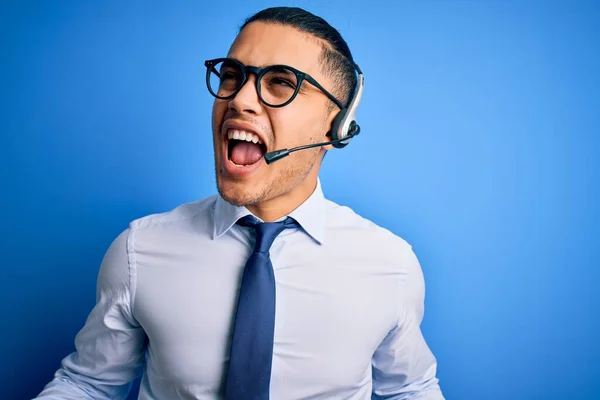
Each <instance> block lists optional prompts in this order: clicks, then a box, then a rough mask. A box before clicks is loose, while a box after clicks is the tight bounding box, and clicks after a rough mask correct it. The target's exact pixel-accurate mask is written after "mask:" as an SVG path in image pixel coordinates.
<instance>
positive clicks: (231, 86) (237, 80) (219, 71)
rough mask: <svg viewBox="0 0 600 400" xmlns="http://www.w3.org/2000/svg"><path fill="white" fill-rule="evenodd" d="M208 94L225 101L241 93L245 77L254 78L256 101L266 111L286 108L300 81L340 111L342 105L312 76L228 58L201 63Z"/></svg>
mask: <svg viewBox="0 0 600 400" xmlns="http://www.w3.org/2000/svg"><path fill="white" fill-rule="evenodd" d="M204 65H205V66H206V85H207V86H208V91H209V92H210V93H211V94H212V95H213V96H215V97H216V98H217V99H221V100H229V99H232V98H234V97H235V95H236V94H237V93H238V92H239V91H240V90H241V89H242V87H243V86H244V84H245V83H246V81H247V80H248V76H249V75H250V74H251V73H252V74H255V75H256V92H257V93H258V97H259V98H260V100H261V101H262V102H263V103H264V104H266V105H267V106H269V107H284V106H286V105H288V104H290V103H291V102H292V101H293V100H294V98H296V95H298V92H299V91H300V86H302V82H303V81H307V82H309V83H310V84H312V85H313V86H315V87H316V88H317V89H319V90H320V91H322V92H323V93H324V94H325V95H326V96H327V97H328V98H329V99H330V100H331V101H333V102H334V103H335V104H336V105H337V106H338V107H339V108H340V109H342V108H344V107H343V105H342V103H341V102H340V101H339V100H338V99H336V98H335V96H333V95H332V94H331V93H329V92H328V91H327V90H326V89H325V88H324V87H323V86H321V85H320V84H319V82H317V81H316V80H315V79H314V78H313V77H312V76H310V75H308V74H307V73H304V72H302V71H299V70H297V69H295V68H293V67H290V66H289V65H270V66H268V67H265V68H258V67H252V66H246V65H244V64H242V63H241V62H239V61H237V60H235V59H232V58H216V59H214V60H207V61H205V62H204Z"/></svg>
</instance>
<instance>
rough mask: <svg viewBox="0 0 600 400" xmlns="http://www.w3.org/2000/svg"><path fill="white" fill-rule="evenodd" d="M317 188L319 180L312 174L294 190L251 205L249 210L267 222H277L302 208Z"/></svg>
mask: <svg viewBox="0 0 600 400" xmlns="http://www.w3.org/2000/svg"><path fill="white" fill-rule="evenodd" d="M316 188H317V178H316V177H313V176H312V174H311V175H309V176H308V177H306V179H304V181H302V182H301V183H300V184H299V185H298V186H296V187H295V188H294V189H292V190H290V191H289V192H286V193H284V194H282V195H279V196H277V197H275V198H273V199H269V200H267V201H264V202H261V203H257V204H253V205H249V206H247V208H248V210H250V212H251V213H252V214H254V215H256V216H257V217H258V218H260V219H261V220H263V221H265V222H273V221H276V220H278V219H280V218H282V217H284V216H286V215H288V214H289V213H291V212H292V211H294V210H295V209H296V208H298V207H300V205H301V204H302V203H304V202H305V201H306V200H307V199H308V198H309V197H310V196H311V195H312V194H313V193H314V191H315V189H316Z"/></svg>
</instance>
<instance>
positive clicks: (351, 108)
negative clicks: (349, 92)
mask: <svg viewBox="0 0 600 400" xmlns="http://www.w3.org/2000/svg"><path fill="white" fill-rule="evenodd" d="M355 67H356V70H357V71H358V79H357V82H356V88H355V89H354V94H353V96H352V100H351V101H350V104H349V105H348V107H347V108H343V109H341V110H340V112H339V113H338V115H336V116H335V119H334V120H333V122H332V123H331V139H332V140H334V141H337V142H335V143H333V147H335V148H338V149H341V148H343V147H346V146H347V145H348V144H349V143H350V141H351V140H352V138H353V137H354V136H356V135H358V133H359V132H360V126H359V125H358V124H357V123H356V110H357V109H358V106H359V104H360V100H361V99H362V94H363V89H364V83H365V79H364V76H363V74H362V71H361V70H360V68H359V67H358V65H356V64H355ZM344 139H347V140H344ZM340 141H341V142H340Z"/></svg>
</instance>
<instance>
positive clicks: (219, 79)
mask: <svg viewBox="0 0 600 400" xmlns="http://www.w3.org/2000/svg"><path fill="white" fill-rule="evenodd" d="M208 68H209V79H208V84H209V86H210V87H209V89H210V91H211V92H212V93H213V94H214V95H215V96H217V97H220V98H226V97H229V96H231V95H232V94H233V93H234V92H235V91H236V90H237V89H238V88H239V87H240V86H241V85H242V81H243V72H242V69H241V67H240V65H239V64H237V63H235V62H233V61H228V60H225V61H220V62H219V63H217V64H215V65H213V66H212V67H210V66H209V67H208Z"/></svg>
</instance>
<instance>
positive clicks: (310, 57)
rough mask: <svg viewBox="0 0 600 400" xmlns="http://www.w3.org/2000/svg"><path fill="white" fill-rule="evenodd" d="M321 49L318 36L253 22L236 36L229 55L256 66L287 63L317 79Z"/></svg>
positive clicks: (319, 75)
mask: <svg viewBox="0 0 600 400" xmlns="http://www.w3.org/2000/svg"><path fill="white" fill-rule="evenodd" d="M321 51H322V45H321V43H320V42H319V39H317V38H315V37H311V36H310V35H309V34H307V33H305V32H301V31H299V30H298V29H296V28H294V27H291V26H284V25H280V24H274V23H264V22H253V23H251V24H249V25H247V26H246V27H245V28H244V29H243V30H242V32H240V34H239V35H238V36H237V38H236V39H235V41H234V42H233V44H232V45H231V49H230V50H229V54H228V56H229V57H233V58H236V59H238V60H240V61H241V62H242V63H244V64H246V65H254V66H258V67H264V66H267V65H273V64H285V65H289V66H292V67H294V68H297V69H299V70H301V71H304V72H306V73H308V74H310V75H312V76H313V77H314V78H315V79H319V77H321V76H322V75H321V73H320V64H319V56H320V55H321Z"/></svg>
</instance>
